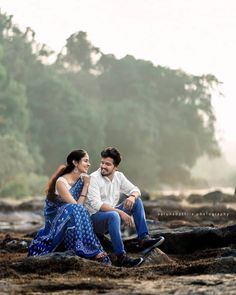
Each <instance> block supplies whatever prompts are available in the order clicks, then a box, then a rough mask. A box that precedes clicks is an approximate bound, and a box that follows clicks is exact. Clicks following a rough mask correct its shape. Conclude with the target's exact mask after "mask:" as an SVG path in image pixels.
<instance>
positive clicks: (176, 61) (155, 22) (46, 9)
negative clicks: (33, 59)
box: [0, 0, 236, 165]
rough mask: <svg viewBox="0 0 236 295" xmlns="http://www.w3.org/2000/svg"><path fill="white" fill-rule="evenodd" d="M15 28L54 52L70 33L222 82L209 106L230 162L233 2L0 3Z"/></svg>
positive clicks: (234, 150) (235, 142) (234, 90)
mask: <svg viewBox="0 0 236 295" xmlns="http://www.w3.org/2000/svg"><path fill="white" fill-rule="evenodd" d="M0 8H1V11H2V12H5V13H7V14H12V15H13V16H14V18H13V21H14V23H16V24H18V25H19V26H20V27H21V28H25V27H28V26H29V27H31V28H32V29H33V30H34V31H35V32H36V40H38V41H39V42H42V43H45V44H47V45H49V47H51V48H52V49H54V50H55V51H58V52H59V51H60V50H61V48H62V47H63V46H64V45H65V42H66V39H67V38H68V37H69V36H70V35H71V34H73V33H75V32H77V31H85V32H87V35H88V39H89V40H90V41H91V42H92V43H93V44H94V45H95V46H97V47H99V48H100V49H101V51H102V52H104V53H112V54H114V55H115V56H116V57H117V58H122V57H124V56H125V55H127V54H130V55H133V56H134V57H136V58H141V59H145V60H150V61H152V62H153V63H154V64H155V65H162V66H167V67H170V68H172V69H182V70H184V71H186V72H187V73H190V74H196V75H202V74H208V73H210V74H214V75H215V76H216V77H217V79H218V80H219V81H221V82H222V86H221V87H220V91H221V92H222V93H223V94H224V97H219V96H217V95H215V96H214V97H213V106H214V109H215V114H216V118H217V125H216V128H217V138H218V139H219V141H220V145H221V147H222V149H223V152H224V153H225V155H226V158H227V160H228V162H229V163H230V164H233V165H236V131H235V126H236V116H235V112H236V111H235V110H236V86H235V78H234V76H236V75H235V74H234V72H235V70H236V58H235V53H236V29H235V28H236V1H235V0H50V1H49V0H21V1H19V0H1V2H0Z"/></svg>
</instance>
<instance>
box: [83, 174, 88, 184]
mask: <svg viewBox="0 0 236 295" xmlns="http://www.w3.org/2000/svg"><path fill="white" fill-rule="evenodd" d="M83 180H84V185H85V186H89V183H90V176H89V175H88V174H84V175H83Z"/></svg>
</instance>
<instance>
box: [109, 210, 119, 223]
mask: <svg viewBox="0 0 236 295" xmlns="http://www.w3.org/2000/svg"><path fill="white" fill-rule="evenodd" d="M108 219H109V221H113V222H114V221H118V222H120V215H119V213H118V212H116V211H110V212H109V213H108Z"/></svg>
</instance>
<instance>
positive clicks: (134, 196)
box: [129, 194, 137, 200]
mask: <svg viewBox="0 0 236 295" xmlns="http://www.w3.org/2000/svg"><path fill="white" fill-rule="evenodd" d="M129 197H133V198H134V199H135V200H136V199H137V196H136V195H135V194H131V195H129Z"/></svg>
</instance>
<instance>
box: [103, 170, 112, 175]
mask: <svg viewBox="0 0 236 295" xmlns="http://www.w3.org/2000/svg"><path fill="white" fill-rule="evenodd" d="M101 174H102V176H109V175H111V173H109V172H108V171H107V170H106V169H101Z"/></svg>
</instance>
